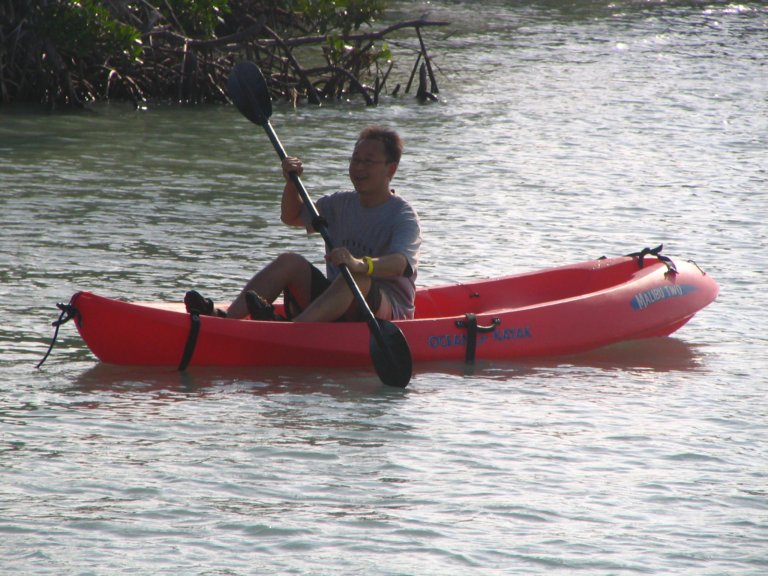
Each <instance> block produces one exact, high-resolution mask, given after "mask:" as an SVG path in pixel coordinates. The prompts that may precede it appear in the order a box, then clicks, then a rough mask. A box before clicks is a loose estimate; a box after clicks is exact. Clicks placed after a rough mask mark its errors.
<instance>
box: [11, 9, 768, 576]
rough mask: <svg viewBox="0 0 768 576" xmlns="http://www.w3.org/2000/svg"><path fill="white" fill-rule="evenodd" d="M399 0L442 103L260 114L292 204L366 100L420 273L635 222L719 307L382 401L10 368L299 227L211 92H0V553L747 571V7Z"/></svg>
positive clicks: (758, 540)
mask: <svg viewBox="0 0 768 576" xmlns="http://www.w3.org/2000/svg"><path fill="white" fill-rule="evenodd" d="M403 6H404V7H403V8H402V11H401V12H400V13H398V14H397V15H396V16H397V17H399V16H403V17H409V18H410V17H413V16H415V15H418V14H420V13H421V12H422V10H430V11H431V17H432V18H434V19H446V20H451V21H453V22H454V25H453V26H451V27H450V30H448V29H446V30H441V31H435V30H430V31H428V32H427V34H426V39H427V44H428V46H429V48H430V49H431V51H432V53H433V54H434V57H435V64H436V65H437V66H438V67H439V70H440V72H439V76H438V81H439V82H440V102H439V103H437V104H433V105H429V106H420V105H418V104H417V103H416V102H414V101H412V99H411V98H400V99H396V100H392V99H390V100H387V101H386V102H384V103H383V105H382V106H380V107H379V108H376V109H367V108H365V107H364V106H362V105H361V104H360V103H359V102H357V101H355V102H352V103H349V104H341V105H338V106H327V107H325V108H322V109H320V110H317V109H304V108H302V109H300V110H297V111H292V110H289V109H287V108H285V107H282V106H276V111H275V115H274V116H273V124H274V126H275V129H276V131H277V132H278V134H279V135H280V137H281V139H282V140H283V143H284V144H285V146H286V148H287V150H288V152H289V153H292V154H296V155H300V156H302V157H303V158H304V159H305V161H306V165H307V171H306V175H305V184H306V185H307V187H308V188H309V190H310V192H311V193H312V194H313V195H315V196H318V195H320V194H323V193H326V192H329V191H333V190H335V189H337V188H339V187H342V186H345V184H346V175H345V158H346V157H347V156H348V154H349V149H350V143H351V140H352V138H353V136H354V134H355V133H356V132H357V131H358V130H359V129H360V128H361V127H362V126H364V125H365V124H368V123H372V122H382V123H387V124H391V125H393V126H395V127H397V128H398V129H399V130H401V131H402V133H403V134H404V136H405V137H406V140H407V157H406V159H405V160H404V162H403V164H402V166H401V170H400V172H399V175H398V178H397V180H396V184H397V185H398V186H397V187H398V188H399V190H400V193H401V194H403V195H404V196H406V197H408V198H409V199H410V200H411V201H412V202H413V203H414V204H415V206H416V207H417V209H418V210H419V212H420V214H421V216H422V221H423V226H424V231H425V243H424V250H423V261H424V263H423V266H422V270H421V274H420V280H421V282H422V283H423V284H440V283H444V282H447V281H456V280H458V281H460V280H464V279H469V278H475V277H478V276H490V275H496V274H501V273H507V272H519V271H526V270H532V269H536V268H543V267H547V266H552V265H557V264H565V263H568V262H574V261H579V260H584V259H590V258H596V257H599V256H601V255H604V254H605V255H617V254H624V253H627V252H631V251H635V250H638V249H640V248H642V247H644V246H653V245H656V244H658V243H662V242H663V243H664V244H665V252H666V253H667V254H668V255H670V256H672V257H677V258H681V259H689V258H691V259H695V260H696V261H697V262H698V263H699V264H700V265H701V266H702V267H703V268H704V269H705V270H707V272H709V273H710V274H712V275H713V276H714V277H715V278H716V279H717V280H718V281H719V283H720V284H721V288H722V292H721V295H720V297H719V298H718V300H717V301H716V302H715V303H714V304H713V305H712V306H710V307H709V308H707V309H706V310H704V311H703V312H701V313H700V314H699V315H698V316H697V317H696V318H695V319H694V320H693V321H692V322H691V323H690V324H689V325H688V326H686V327H685V328H683V329H682V330H681V331H680V332H679V333H678V334H677V335H676V336H675V337H674V338H667V339H659V340H652V341H646V342H637V343H629V344H625V345H622V346H618V347H615V348H611V349H607V350H601V351H597V352H593V353H590V354H586V355H580V356H576V357H569V358H558V359H554V360H547V361H543V360H542V361H535V362H518V363H506V364H505V363H499V364H483V365H481V366H479V368H478V370H477V371H476V372H475V373H474V374H472V375H465V374H464V373H463V370H462V368H461V367H460V366H453V365H440V366H424V367H420V369H419V373H418V374H417V375H416V376H415V378H414V379H413V380H412V382H411V385H410V387H409V388H408V389H407V390H406V391H393V390H386V389H381V388H380V386H379V385H378V381H377V380H376V377H375V375H373V373H369V372H366V371H360V372H357V371H354V372H352V371H350V372H344V371H340V372H333V373H327V372H325V373H324V372H320V371H309V370H306V371H299V370H296V369H291V368H286V369H281V370H272V371H263V372H262V371H254V370H239V371H233V370H222V369H207V370H194V371H192V372H191V373H190V374H188V375H184V376H182V375H179V374H178V373H175V372H173V371H166V370H146V369H126V368H116V367H110V366H105V365H100V364H98V363H97V362H96V361H95V360H94V358H93V357H92V355H91V354H90V353H89V352H88V350H87V349H86V348H85V346H84V345H83V344H82V342H81V341H80V339H79V338H78V336H77V334H76V332H75V330H74V327H73V326H72V325H67V326H65V327H64V328H63V329H62V333H61V336H60V341H59V344H58V346H57V348H56V349H55V351H54V354H53V355H52V357H51V358H50V359H49V361H48V363H47V364H46V365H45V367H44V368H43V369H42V370H40V371H38V370H35V369H34V365H35V364H36V362H37V361H39V360H40V358H41V357H42V355H43V353H44V352H45V349H46V346H47V343H48V340H49V338H50V336H51V334H52V329H51V327H50V321H52V320H53V319H54V318H55V316H56V313H57V310H56V309H55V307H54V304H55V302H57V301H62V300H67V299H68V298H69V296H70V295H71V294H72V293H73V292H75V291H77V290H80V289H89V290H93V291H95V292H98V293H103V294H105V295H111V296H115V297H121V298H135V299H143V300H155V299H179V298H180V297H181V295H182V294H183V292H184V291H185V290H187V289H189V288H192V287H195V288H198V289H200V290H202V291H204V292H205V293H206V294H209V295H211V296H212V297H214V298H215V299H218V300H221V299H224V298H229V297H231V296H232V295H233V294H234V293H235V292H236V290H237V289H239V286H240V284H241V282H242V281H243V280H244V279H245V278H247V277H248V276H250V274H251V273H252V272H253V271H254V270H255V269H257V268H259V267H260V266H262V265H263V264H265V263H266V262H267V261H269V260H270V259H271V258H272V257H274V256H275V255H276V254H278V253H279V252H281V251H283V250H286V249H293V250H299V251H302V252H303V253H305V254H307V255H310V256H313V257H315V258H317V259H318V260H319V259H320V257H321V251H322V249H321V245H320V242H319V241H318V240H317V239H316V238H306V237H305V236H304V235H303V234H301V233H300V232H297V231H295V230H289V229H286V228H284V227H282V226H280V225H279V224H278V204H279V191H280V189H281V178H280V174H279V166H278V162H277V158H276V156H275V154H274V151H273V150H272V148H271V147H270V146H269V143H268V141H267V140H266V137H265V136H264V134H263V132H261V131H260V129H258V127H256V126H254V125H252V124H249V123H248V122H247V121H245V120H244V119H243V118H242V117H240V116H239V114H238V113H237V112H236V111H235V110H233V109H231V108H229V107H216V108H193V109H168V108H162V107H157V108H150V109H149V110H146V111H143V112H136V111H134V110H132V109H130V108H129V107H126V106H123V105H120V104H112V105H109V106H96V107H94V109H93V111H92V112H90V113H82V114H56V115H47V114H38V113H30V112H29V111H23V110H14V111H13V112H9V111H8V110H4V111H0V208H1V210H0V240H1V243H0V280H1V281H0V311H1V312H2V314H3V317H4V322H3V323H2V326H1V327H0V340H1V341H2V348H1V349H0V573H2V574H55V575H61V574H67V575H69V574H94V575H108V574H129V573H130V574H195V575H204V574H205V575H214V574H215V575H245V574H270V573H271V574H318V575H320V574H323V575H325V574H328V575H331V574H333V575H336V574H382V575H385V574H386V575H396V574H403V575H405V574H412V575H425V574H435V575H437V574H440V575H442V574H483V575H485V574H489V575H490V574H525V575H529V574H547V575H551V574H573V573H579V574H600V575H603V574H605V575H608V574H622V575H623V574H660V575H668V574H675V575H679V574H696V575H701V574H706V575H716V574H717V575H726V574H727V575H732V574H739V575H741V574H754V575H758V574H765V573H768V488H766V486H768V449H767V448H766V446H768V408H767V401H766V398H767V397H768V382H767V378H766V372H767V371H768V354H767V353H766V350H767V349H768V347H766V342H767V338H766V336H765V326H766V324H767V322H768V317H767V315H766V313H765V292H766V274H765V270H766V264H767V263H768V257H766V253H767V252H766V249H768V226H766V224H765V222H766V219H767V218H768V192H767V191H766V190H767V184H766V182H767V181H768V174H767V170H768V154H767V153H766V151H767V150H768V7H766V5H765V4H764V3H762V2H749V1H745V2H740V3H729V2H696V1H688V2H673V1H669V2H663V1H659V2H641V1H639V0H638V1H636V2H630V1H627V0H619V1H618V2H612V3H610V4H609V3H608V2H599V1H592V2H587V1H583V2H580V1H571V2H565V1H554V0H551V1H540V2H505V3H501V2H498V3H495V4H494V3H490V2H482V3H480V2H476V3H471V2H455V3H451V2H444V1H437V2H432V3H430V4H429V5H423V6H422V5H419V4H416V3H413V4H404V5H403ZM400 49H401V50H402V48H400ZM401 58H402V60H401V65H400V69H399V71H398V74H399V75H400V77H401V78H402V79H403V80H404V79H405V78H404V77H407V74H408V72H409V69H410V66H411V62H412V60H410V59H406V56H405V55H403V56H401ZM392 87H393V86H391V87H390V88H392Z"/></svg>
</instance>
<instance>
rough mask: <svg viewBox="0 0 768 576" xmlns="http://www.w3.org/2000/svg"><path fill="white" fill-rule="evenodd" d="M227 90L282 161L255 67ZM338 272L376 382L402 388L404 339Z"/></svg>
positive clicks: (407, 355)
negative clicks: (359, 318) (358, 314)
mask: <svg viewBox="0 0 768 576" xmlns="http://www.w3.org/2000/svg"><path fill="white" fill-rule="evenodd" d="M227 89H228V91H229V95H230V97H231V98H232V101H233V102H234V103H235V106H237V109H238V110H240V112H241V113H242V114H243V116H245V117H246V118H248V120H250V121H251V122H253V123H255V124H258V125H259V126H261V127H262V128H264V131H265V132H266V133H267V136H269V140H270V141H271V142H272V146H274V147H275V151H276V152H277V155H278V156H279V157H280V160H283V159H284V158H285V157H286V156H287V154H286V153H285V150H284V149H283V145H282V144H281V143H280V140H278V138H277V134H275V131H274V130H273V129H272V125H271V124H270V122H269V117H270V116H272V100H271V99H270V97H269V90H268V88H267V81H266V80H265V78H264V75H263V74H262V73H261V70H259V67H258V66H256V64H254V63H253V62H242V63H240V64H238V65H236V66H235V67H234V68H233V69H232V72H231V73H230V75H229V80H228V82H227ZM291 180H292V181H293V183H294V184H295V185H296V188H297V189H298V191H299V194H300V195H301V199H302V200H303V202H304V205H305V206H306V207H307V210H309V213H310V214H311V215H312V222H313V226H314V227H315V229H316V230H317V231H318V232H319V233H320V235H321V236H322V237H323V240H325V245H326V247H327V248H328V250H333V240H332V239H331V236H330V234H329V233H328V228H327V227H326V225H325V223H324V221H323V219H322V218H321V217H320V214H319V213H318V211H317V208H316V207H315V204H314V203H313V202H312V199H311V198H310V197H309V194H308V193H307V190H306V188H304V184H302V182H301V179H300V178H299V176H298V175H297V174H293V173H292V174H291ZM339 268H340V269H341V274H342V275H343V276H344V280H346V282H347V285H348V286H349V289H350V290H351V291H352V294H353V295H354V297H355V300H356V301H357V305H358V307H359V308H360V310H361V311H362V312H363V314H364V316H365V320H366V322H367V323H368V328H369V330H370V332H371V339H370V351H371V359H372V360H373V365H374V367H375V368H376V372H377V373H378V375H379V378H381V381H382V382H383V383H384V384H386V385H388V386H396V387H398V388H405V387H406V386H407V385H408V382H409V381H410V379H411V370H412V361H411V350H410V348H409V347H408V342H407V341H406V339H405V336H403V333H402V332H401V331H400V329H399V328H398V327H397V326H395V325H394V324H393V323H392V322H388V321H386V320H382V319H380V318H376V317H375V316H374V315H373V312H371V309H370V307H369V306H368V302H366V301H365V297H364V296H363V294H362V292H360V288H359V287H358V286H357V284H356V283H355V280H354V278H352V273H351V272H350V271H349V269H348V268H347V267H346V266H345V265H343V264H342V265H341V266H340V267H339Z"/></svg>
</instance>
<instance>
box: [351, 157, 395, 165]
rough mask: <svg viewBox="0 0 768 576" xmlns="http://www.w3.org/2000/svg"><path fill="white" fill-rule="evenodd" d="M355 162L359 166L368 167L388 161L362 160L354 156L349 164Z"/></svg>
mask: <svg viewBox="0 0 768 576" xmlns="http://www.w3.org/2000/svg"><path fill="white" fill-rule="evenodd" d="M355 164H357V165H359V166H364V167H366V168H370V167H371V166H373V165H374V164H387V161H386V160H368V159H365V160H361V159H359V158H355V157H354V156H353V157H352V158H350V159H349V165H350V166H354V165H355Z"/></svg>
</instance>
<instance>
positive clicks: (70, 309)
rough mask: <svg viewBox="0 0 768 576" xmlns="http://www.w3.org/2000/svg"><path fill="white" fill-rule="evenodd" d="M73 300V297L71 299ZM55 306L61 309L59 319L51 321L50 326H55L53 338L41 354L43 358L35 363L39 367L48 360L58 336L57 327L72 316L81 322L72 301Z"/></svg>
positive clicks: (78, 312)
mask: <svg viewBox="0 0 768 576" xmlns="http://www.w3.org/2000/svg"><path fill="white" fill-rule="evenodd" d="M73 300H74V299H73ZM56 307H57V308H58V309H59V310H61V314H59V319H58V320H56V321H55V322H52V323H51V326H55V327H56V330H55V331H54V332H53V338H52V339H51V344H50V346H48V351H47V352H46V353H45V356H43V359H42V360H40V362H38V363H37V368H38V369H39V368H40V366H42V365H43V363H44V362H45V361H46V360H48V356H50V354H51V351H52V350H53V346H54V344H56V339H57V338H58V337H59V328H60V327H61V325H62V324H66V323H67V322H69V321H70V320H72V318H76V319H77V320H76V322H77V323H78V324H80V323H81V322H82V316H80V311H79V310H78V309H77V308H75V305H74V304H72V301H70V302H69V303H68V304H65V303H63V302H59V303H58V304H56Z"/></svg>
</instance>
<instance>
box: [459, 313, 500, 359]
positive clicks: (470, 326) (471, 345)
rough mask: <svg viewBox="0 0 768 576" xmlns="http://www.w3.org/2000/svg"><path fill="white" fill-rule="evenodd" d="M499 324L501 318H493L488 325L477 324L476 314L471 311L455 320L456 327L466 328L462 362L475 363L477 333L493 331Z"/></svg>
mask: <svg viewBox="0 0 768 576" xmlns="http://www.w3.org/2000/svg"><path fill="white" fill-rule="evenodd" d="M499 324H501V318H494V319H493V320H492V323H491V325H490V326H479V325H478V324H477V315H476V314H473V313H471V312H467V313H466V314H465V315H464V320H456V326H457V327H459V328H466V330H467V350H466V352H465V354H464V362H466V363H467V364H474V363H475V355H476V352H477V335H478V334H483V333H486V332H493V331H494V330H496V326H498V325H499Z"/></svg>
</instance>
